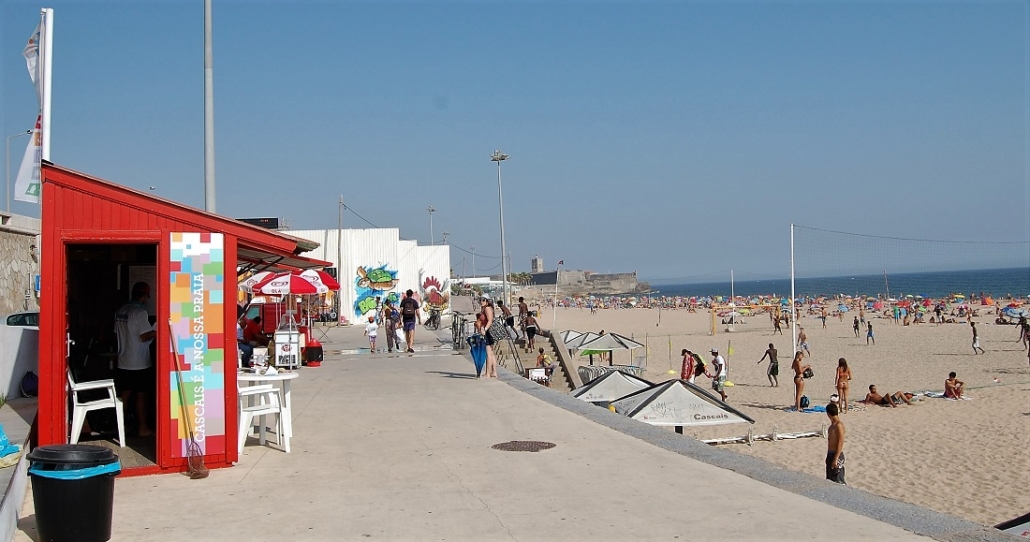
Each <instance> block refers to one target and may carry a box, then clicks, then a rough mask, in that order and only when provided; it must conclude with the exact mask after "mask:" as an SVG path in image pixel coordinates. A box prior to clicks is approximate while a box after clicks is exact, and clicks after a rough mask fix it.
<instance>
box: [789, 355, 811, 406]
mask: <svg viewBox="0 0 1030 542" xmlns="http://www.w3.org/2000/svg"><path fill="white" fill-rule="evenodd" d="M803 357H805V353H804V352H801V351H799V352H798V353H797V354H794V361H793V362H792V363H791V364H790V368H791V369H793V370H794V410H795V411H796V412H801V394H802V393H803V392H804V391H805V378H804V376H803V375H804V372H805V369H811V368H812V366H811V365H802V364H801V358H803Z"/></svg>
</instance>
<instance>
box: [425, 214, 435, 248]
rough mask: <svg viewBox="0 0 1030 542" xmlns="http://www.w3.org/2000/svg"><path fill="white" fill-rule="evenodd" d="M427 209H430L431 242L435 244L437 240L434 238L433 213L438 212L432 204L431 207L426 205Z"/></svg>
mask: <svg viewBox="0 0 1030 542" xmlns="http://www.w3.org/2000/svg"><path fill="white" fill-rule="evenodd" d="M426 211H429V244H430V245H435V244H436V240H435V239H434V238H433V213H435V212H436V209H434V208H433V206H432V205H430V206H429V207H426Z"/></svg>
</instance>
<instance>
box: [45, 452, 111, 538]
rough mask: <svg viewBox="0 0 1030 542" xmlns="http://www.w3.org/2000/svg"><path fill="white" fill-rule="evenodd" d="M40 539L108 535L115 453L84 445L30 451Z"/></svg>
mask: <svg viewBox="0 0 1030 542" xmlns="http://www.w3.org/2000/svg"><path fill="white" fill-rule="evenodd" d="M28 460H29V462H30V463H31V466H30V467H29V476H30V478H31V480H32V502H33V504H34V505H35V508H36V531H37V532H38V533H39V541H40V542H64V541H77V542H105V541H107V540H110V539H111V514H112V513H113V511H114V510H113V505H114V478H115V476H117V475H118V473H120V472H121V470H122V469H121V464H120V463H119V462H118V455H117V454H115V453H114V452H113V451H111V450H108V449H107V448H101V447H99V446H85V445H82V444H57V445H53V446H40V447H39V448H36V449H35V450H32V453H30V454H29V455H28Z"/></svg>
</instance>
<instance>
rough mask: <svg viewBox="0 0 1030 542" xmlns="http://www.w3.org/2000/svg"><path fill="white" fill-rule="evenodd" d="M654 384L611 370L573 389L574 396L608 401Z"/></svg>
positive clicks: (598, 401)
mask: <svg viewBox="0 0 1030 542" xmlns="http://www.w3.org/2000/svg"><path fill="white" fill-rule="evenodd" d="M651 386H654V384H652V383H651V382H648V381H647V380H644V379H643V378H640V377H638V376H634V375H631V374H629V373H624V372H622V371H610V372H608V373H605V374H603V375H601V376H599V377H597V378H595V379H593V380H591V381H590V382H587V383H586V384H584V385H583V386H581V387H579V388H576V389H574V390H572V396H573V397H578V398H580V399H582V400H584V401H587V402H590V403H601V402H604V403H607V402H611V401H614V400H616V399H619V398H621V397H625V396H627V395H629V394H631V393H634V392H637V391H640V390H642V389H646V388H650V387H651Z"/></svg>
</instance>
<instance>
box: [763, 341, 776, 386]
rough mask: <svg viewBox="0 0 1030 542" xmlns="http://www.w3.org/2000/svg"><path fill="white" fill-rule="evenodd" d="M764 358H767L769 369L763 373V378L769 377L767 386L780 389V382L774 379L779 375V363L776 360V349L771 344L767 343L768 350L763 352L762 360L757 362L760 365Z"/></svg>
mask: <svg viewBox="0 0 1030 542" xmlns="http://www.w3.org/2000/svg"><path fill="white" fill-rule="evenodd" d="M765 358H769V368H768V369H767V370H766V371H765V376H767V377H769V385H770V386H772V387H774V388H778V387H780V380H779V379H778V378H776V377H777V376H778V375H779V374H780V362H779V361H777V360H776V347H775V346H773V343H769V349H768V350H766V351H765V355H763V356H762V359H760V360H758V364H759V365H760V364H761V363H762V362H763V361H765Z"/></svg>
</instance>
